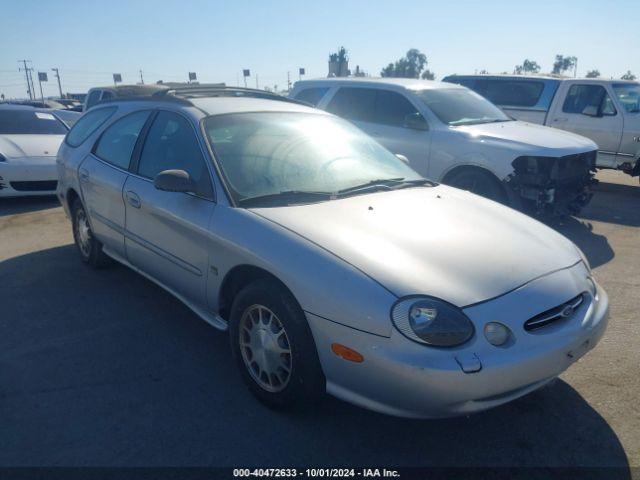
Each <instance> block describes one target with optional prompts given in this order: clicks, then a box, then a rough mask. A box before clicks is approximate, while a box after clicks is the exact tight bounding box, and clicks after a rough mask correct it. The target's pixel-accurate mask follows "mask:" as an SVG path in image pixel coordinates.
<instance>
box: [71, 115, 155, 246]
mask: <svg viewBox="0 0 640 480" xmlns="http://www.w3.org/2000/svg"><path fill="white" fill-rule="evenodd" d="M150 114H151V111H150V110H145V111H138V112H135V113H131V114H128V115H125V116H124V117H122V118H120V119H118V120H116V121H115V122H114V123H113V124H112V125H111V126H109V127H108V128H107V129H106V130H105V131H104V132H103V133H102V135H100V137H99V138H98V141H97V142H96V143H95V145H94V146H93V149H92V151H91V153H90V154H89V155H87V157H86V158H85V159H84V161H83V162H82V163H81V164H80V168H79V169H78V177H79V180H80V188H81V190H82V197H83V200H84V205H85V207H86V208H87V210H88V213H89V218H90V221H91V227H92V230H93V233H94V235H95V236H96V237H97V238H98V239H99V240H100V241H101V242H102V243H103V244H104V247H105V249H106V250H107V251H108V252H111V253H113V254H115V255H116V256H119V257H124V255H125V253H124V228H125V208H124V202H123V199H122V188H123V186H124V184H125V181H126V179H127V176H128V175H129V172H128V171H127V170H128V169H129V164H130V162H131V155H132V153H133V150H134V148H135V145H136V143H137V142H138V139H139V137H140V132H141V131H142V128H143V127H144V125H145V122H146V121H147V120H148V118H149V115H150Z"/></svg>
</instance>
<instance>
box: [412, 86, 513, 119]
mask: <svg viewBox="0 0 640 480" xmlns="http://www.w3.org/2000/svg"><path fill="white" fill-rule="evenodd" d="M415 94H416V95H417V96H418V97H419V98H420V99H421V100H422V101H423V102H424V104H425V105H426V106H427V107H428V108H429V109H430V110H431V111H432V112H433V113H434V115H435V116H436V117H438V118H439V119H440V120H441V121H442V122H444V123H446V124H447V125H452V126H458V125H474V124H478V123H492V122H508V121H510V120H511V119H510V118H509V117H508V116H507V115H505V114H504V113H503V112H502V110H500V109H499V108H498V107H496V106H495V105H494V104H493V103H491V102H489V101H488V100H487V99H486V98H484V97H482V96H481V95H478V94H477V93H476V92H473V91H471V90H468V89H466V88H442V89H440V88H438V89H429V90H416V91H415Z"/></svg>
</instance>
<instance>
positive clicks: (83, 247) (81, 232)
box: [71, 198, 111, 268]
mask: <svg viewBox="0 0 640 480" xmlns="http://www.w3.org/2000/svg"><path fill="white" fill-rule="evenodd" d="M71 222H72V227H73V239H74V241H75V244H76V247H78V251H79V252H80V258H81V259H82V261H83V262H85V263H87V264H89V265H91V266H92V267H95V268H100V267H104V266H106V265H109V264H110V263H111V259H110V258H109V257H108V256H107V255H105V253H104V252H103V251H102V243H100V241H99V240H98V239H97V238H95V237H94V236H93V232H92V231H91V226H90V225H89V219H88V218H87V212H86V211H85V209H84V206H83V205H82V202H81V201H80V199H79V198H76V199H75V200H74V202H73V204H72V205H71Z"/></svg>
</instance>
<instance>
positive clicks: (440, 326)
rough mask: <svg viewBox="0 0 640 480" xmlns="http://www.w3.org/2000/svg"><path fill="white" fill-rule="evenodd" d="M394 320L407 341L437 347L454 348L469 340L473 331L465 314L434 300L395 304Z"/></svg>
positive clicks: (419, 299)
mask: <svg viewBox="0 0 640 480" xmlns="http://www.w3.org/2000/svg"><path fill="white" fill-rule="evenodd" d="M391 319H392V320H393V324H394V325H395V326H396V328H397V329H398V330H399V331H400V333H402V334H403V335H404V336H405V337H407V338H409V339H411V340H414V341H416V342H419V343H424V344H426V345H431V346H434V347H455V346H457V345H460V344H462V343H464V342H466V341H467V340H469V339H470V338H471V337H472V336H473V331H474V330H473V324H472V323H471V320H469V318H468V317H467V316H466V315H465V314H464V313H463V312H462V310H460V309H459V308H458V307H456V306H455V305H451V304H450V303H447V302H445V301H444V300H439V299H437V298H432V297H412V298H405V299H404V300H400V301H398V302H396V304H395V305H394V306H393V308H392V309H391Z"/></svg>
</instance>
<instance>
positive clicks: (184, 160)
mask: <svg viewBox="0 0 640 480" xmlns="http://www.w3.org/2000/svg"><path fill="white" fill-rule="evenodd" d="M164 170H184V171H185V172H187V173H188V174H189V176H190V177H191V179H192V180H193V181H194V182H195V183H196V185H197V190H196V192H195V193H197V194H198V195H201V196H203V197H205V198H212V190H211V178H210V176H209V169H208V168H207V164H206V163H205V160H204V157H203V156H202V152H201V150H200V146H199V145H198V140H197V138H196V136H195V133H194V131H193V128H191V125H190V124H189V122H187V120H186V119H184V118H183V117H182V116H180V115H177V114H175V113H171V112H160V113H158V116H157V117H156V118H155V120H154V121H153V125H151V128H150V129H149V133H148V134H147V138H146V139H145V142H144V147H143V148H142V154H141V156H140V163H139V165H138V174H139V175H140V176H142V177H146V178H149V179H153V178H155V176H156V175H157V174H158V173H160V172H162V171H164Z"/></svg>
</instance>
